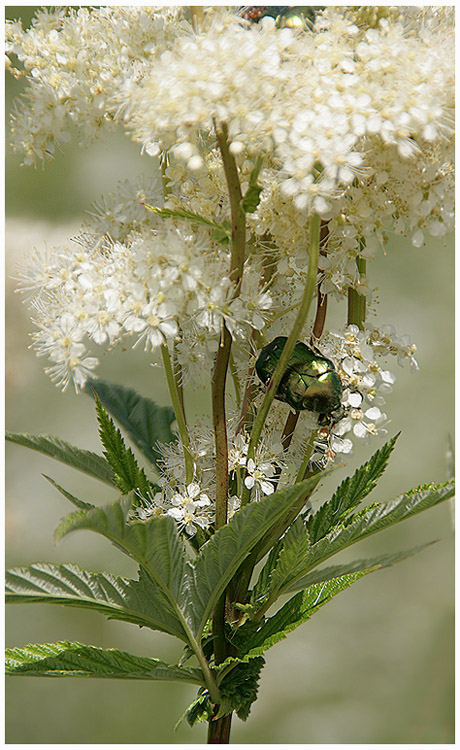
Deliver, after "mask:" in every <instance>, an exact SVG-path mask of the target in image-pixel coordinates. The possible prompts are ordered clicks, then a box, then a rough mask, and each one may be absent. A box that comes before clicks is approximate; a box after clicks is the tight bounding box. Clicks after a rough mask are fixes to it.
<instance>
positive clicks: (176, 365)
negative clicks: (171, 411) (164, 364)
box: [173, 342, 187, 424]
mask: <svg viewBox="0 0 460 750" xmlns="http://www.w3.org/2000/svg"><path fill="white" fill-rule="evenodd" d="M173 370H174V380H175V383H176V388H177V394H178V396H179V401H180V405H181V407H182V412H183V415H184V420H185V424H187V415H186V413H185V402H184V387H183V385H182V378H183V372H182V367H181V364H180V362H179V360H178V358H177V346H176V342H174V349H173Z"/></svg>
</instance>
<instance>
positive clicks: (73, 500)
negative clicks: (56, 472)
mask: <svg viewBox="0 0 460 750" xmlns="http://www.w3.org/2000/svg"><path fill="white" fill-rule="evenodd" d="M43 476H44V477H45V479H47V480H48V482H50V484H52V485H53V487H55V488H56V489H57V490H58V492H60V493H61V495H64V497H65V498H66V499H67V500H69V501H70V502H71V503H72V504H73V505H76V506H77V508H80V510H90V509H91V508H94V505H93V504H92V503H86V502H85V501H84V500H80V499H79V498H78V497H75V495H72V493H71V492H68V491H67V490H65V489H64V487H61V485H60V484H58V483H57V482H55V481H54V479H51V477H47V476H46V474H43Z"/></svg>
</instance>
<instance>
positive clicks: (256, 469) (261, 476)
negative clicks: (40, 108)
mask: <svg viewBox="0 0 460 750" xmlns="http://www.w3.org/2000/svg"><path fill="white" fill-rule="evenodd" d="M246 468H247V476H246V477H245V480H244V484H245V485H246V487H247V488H248V489H250V490H252V489H253V488H254V487H255V489H256V498H257V497H260V494H261V493H262V494H264V495H271V494H273V492H274V491H275V486H274V484H273V482H271V481H270V478H271V477H273V476H275V473H276V469H275V467H274V466H273V464H271V463H268V462H266V461H262V462H261V463H259V464H256V462H255V461H254V459H252V458H250V459H249V460H248V462H247V464H246Z"/></svg>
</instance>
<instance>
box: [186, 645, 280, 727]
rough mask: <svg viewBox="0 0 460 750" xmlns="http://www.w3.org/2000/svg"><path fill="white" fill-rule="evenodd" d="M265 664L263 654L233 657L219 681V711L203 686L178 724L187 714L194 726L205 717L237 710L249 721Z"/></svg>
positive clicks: (204, 719) (237, 713) (214, 717)
mask: <svg viewBox="0 0 460 750" xmlns="http://www.w3.org/2000/svg"><path fill="white" fill-rule="evenodd" d="M264 664H265V661H264V659H263V658H262V657H261V656H257V657H254V658H253V659H251V660H249V661H246V662H245V661H242V660H241V659H240V660H238V659H233V660H232V668H231V669H230V670H228V669H227V670H226V672H225V676H224V677H223V679H222V680H221V682H220V684H219V688H220V693H221V702H220V704H219V711H218V712H217V714H216V713H215V706H214V705H213V703H212V701H211V699H210V697H209V693H208V691H207V690H206V689H203V688H200V690H199V691H198V697H197V698H196V699H195V700H194V701H193V702H192V703H191V704H190V706H189V707H188V708H187V710H186V711H185V713H184V714H183V716H182V717H181V718H180V719H179V721H178V723H177V725H176V727H177V726H178V725H179V724H180V722H181V721H182V720H183V719H184V718H185V719H187V722H188V723H189V724H190V726H192V727H193V726H195V724H197V723H199V722H202V721H211V719H214V720H216V719H220V718H221V717H223V716H227V715H228V714H231V713H232V712H233V711H235V713H236V715H237V716H238V718H239V719H241V720H242V721H246V719H247V718H248V716H249V713H250V710H251V706H252V704H253V703H254V701H255V700H256V698H257V691H258V688H259V678H260V673H261V671H262V668H263V666H264Z"/></svg>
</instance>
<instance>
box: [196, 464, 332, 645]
mask: <svg viewBox="0 0 460 750" xmlns="http://www.w3.org/2000/svg"><path fill="white" fill-rule="evenodd" d="M317 483H318V477H312V478H310V479H307V480H306V481H305V482H300V483H299V484H295V485H293V487H290V488H289V489H286V490H281V492H275V493H274V494H273V495H269V496H267V497H264V498H263V499H262V500H261V501H260V502H258V503H252V504H251V505H247V506H245V507H244V508H242V509H241V510H240V511H238V513H235V515H234V516H233V518H232V519H231V520H230V522H229V523H228V524H227V525H226V526H223V527H222V528H221V529H219V531H217V532H216V533H215V534H214V535H213V536H212V537H211V539H210V540H209V542H208V543H207V544H205V545H204V547H203V548H202V550H201V551H200V554H199V555H198V557H197V559H196V561H195V565H194V568H193V579H192V598H193V601H194V602H195V605H194V609H193V621H194V628H195V632H196V633H197V634H198V635H201V633H202V632H203V628H204V626H205V624H206V622H207V620H208V618H209V617H210V616H211V614H212V611H213V609H214V607H215V605H216V603H217V600H218V599H219V597H220V595H221V594H222V593H223V591H224V589H225V587H226V586H227V584H228V583H229V582H230V580H231V579H232V578H233V576H234V575H235V574H236V573H237V571H238V568H239V567H240V565H241V564H242V563H243V562H244V561H245V559H246V558H247V556H248V554H249V553H250V552H251V550H252V549H253V548H254V547H255V545H256V544H257V543H258V542H259V540H260V539H262V538H263V537H264V535H265V534H267V533H268V532H269V531H270V530H271V528H272V527H273V526H274V525H275V524H276V523H277V522H278V521H279V520H280V519H281V518H283V517H284V516H285V515H286V513H287V512H288V511H289V508H290V507H292V506H293V505H294V504H295V503H296V502H297V501H298V500H299V498H303V497H305V495H306V494H307V493H308V492H309V491H310V490H311V489H312V487H314V486H316V484H317Z"/></svg>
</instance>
